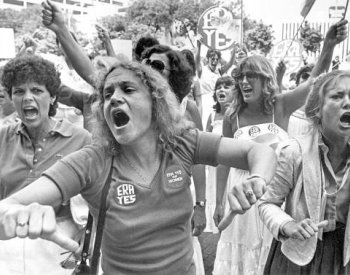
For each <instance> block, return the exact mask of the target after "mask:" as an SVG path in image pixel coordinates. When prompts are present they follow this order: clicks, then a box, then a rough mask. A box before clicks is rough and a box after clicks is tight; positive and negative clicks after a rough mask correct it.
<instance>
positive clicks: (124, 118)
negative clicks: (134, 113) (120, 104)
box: [112, 110, 130, 127]
mask: <svg viewBox="0 0 350 275" xmlns="http://www.w3.org/2000/svg"><path fill="white" fill-rule="evenodd" d="M112 115H113V120H114V124H115V125H117V127H123V126H125V125H126V124H128V122H129V120H130V118H129V116H128V115H127V114H126V113H125V112H123V111H122V110H116V111H114V112H113V113H112Z"/></svg>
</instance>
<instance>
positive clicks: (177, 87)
mask: <svg viewBox="0 0 350 275" xmlns="http://www.w3.org/2000/svg"><path fill="white" fill-rule="evenodd" d="M154 53H157V54H165V55H166V56H167V58H168V59H169V66H170V74H169V85H170V87H171V89H172V90H173V92H174V93H175V95H176V96H177V98H178V100H179V101H180V102H181V101H182V99H183V98H184V97H185V96H186V95H187V94H188V93H189V92H190V91H191V84H192V74H191V73H192V70H191V68H190V65H189V64H188V62H187V61H186V59H185V57H184V56H183V54H182V53H181V52H179V51H174V50H172V49H171V48H170V47H168V46H165V45H155V46H153V47H151V48H148V49H146V50H145V51H144V52H143V53H142V59H145V58H149V57H151V55H152V54H154Z"/></svg>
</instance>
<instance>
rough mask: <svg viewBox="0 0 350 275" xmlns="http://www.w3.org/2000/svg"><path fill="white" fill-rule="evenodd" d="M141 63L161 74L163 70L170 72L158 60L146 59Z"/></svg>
mask: <svg viewBox="0 0 350 275" xmlns="http://www.w3.org/2000/svg"><path fill="white" fill-rule="evenodd" d="M143 63H144V64H146V65H147V66H150V67H151V68H152V69H154V70H156V71H158V72H160V73H162V72H163V71H164V70H167V71H170V70H169V69H167V68H165V64H164V62H163V61H160V60H150V59H146V60H145V61H144V62H143Z"/></svg>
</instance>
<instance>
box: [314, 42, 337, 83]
mask: <svg viewBox="0 0 350 275" xmlns="http://www.w3.org/2000/svg"><path fill="white" fill-rule="evenodd" d="M335 46H336V44H334V43H329V42H327V41H325V42H324V44H323V47H322V52H321V54H320V56H319V58H318V60H317V62H316V64H315V67H314V68H313V70H312V72H311V77H317V76H319V75H320V74H321V73H324V72H328V70H329V67H330V64H331V62H332V56H333V52H334V48H335Z"/></svg>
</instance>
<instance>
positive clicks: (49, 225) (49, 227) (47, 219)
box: [42, 206, 56, 234]
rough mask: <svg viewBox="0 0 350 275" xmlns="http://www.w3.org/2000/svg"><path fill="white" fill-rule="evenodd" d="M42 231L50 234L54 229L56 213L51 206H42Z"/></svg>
mask: <svg viewBox="0 0 350 275" xmlns="http://www.w3.org/2000/svg"><path fill="white" fill-rule="evenodd" d="M42 219H43V221H42V223H43V225H42V233H47V234H50V233H52V232H54V231H55V230H56V215H55V211H54V210H53V208H52V207H51V206H45V207H44V208H43V216H42Z"/></svg>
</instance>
